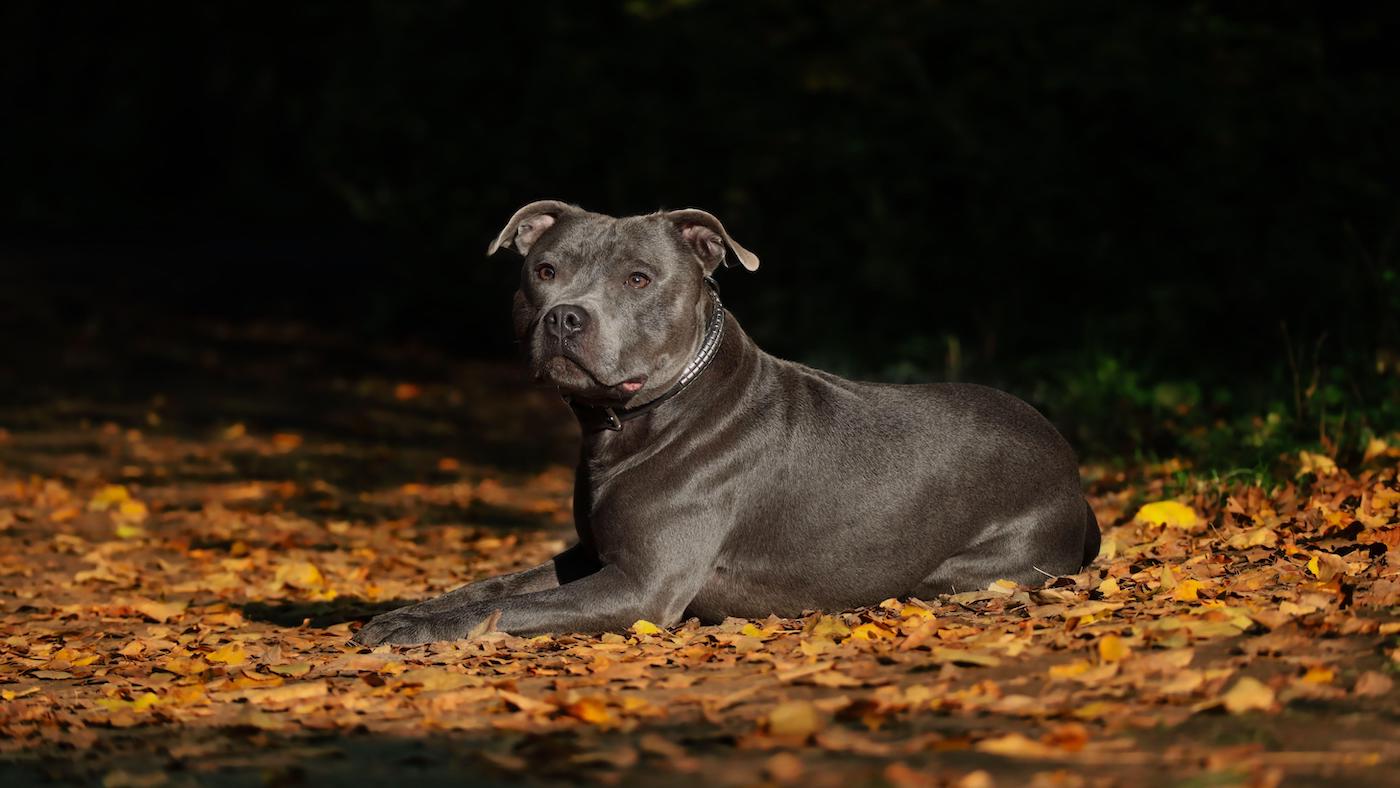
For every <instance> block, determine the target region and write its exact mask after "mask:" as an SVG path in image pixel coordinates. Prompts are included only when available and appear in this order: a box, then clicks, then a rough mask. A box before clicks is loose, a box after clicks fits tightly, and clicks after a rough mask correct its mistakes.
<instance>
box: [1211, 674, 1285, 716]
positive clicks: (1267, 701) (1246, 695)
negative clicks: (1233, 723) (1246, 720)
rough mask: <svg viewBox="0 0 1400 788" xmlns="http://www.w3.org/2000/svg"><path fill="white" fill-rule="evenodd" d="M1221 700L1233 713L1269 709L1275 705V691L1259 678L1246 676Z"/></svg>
mask: <svg viewBox="0 0 1400 788" xmlns="http://www.w3.org/2000/svg"><path fill="white" fill-rule="evenodd" d="M1221 701H1222V702H1223V703H1224V704H1225V708H1226V710H1228V711H1229V712H1230V713H1231V714H1244V713H1246V712H1250V711H1268V710H1269V709H1271V708H1273V706H1274V691H1273V690H1271V689H1269V687H1268V686H1267V685H1265V684H1263V683H1262V682H1260V681H1259V680H1258V679H1254V678H1250V677H1249V676H1244V677H1242V678H1241V679H1240V680H1239V681H1237V682H1236V683H1235V686H1233V687H1231V688H1230V691H1229V692H1226V693H1225V694H1224V695H1223V696H1221Z"/></svg>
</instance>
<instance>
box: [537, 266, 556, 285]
mask: <svg viewBox="0 0 1400 788" xmlns="http://www.w3.org/2000/svg"><path fill="white" fill-rule="evenodd" d="M535 276H538V277H539V278H540V279H543V280H544V281H546V282H548V281H549V280H551V279H553V278H554V266H552V265H550V264H549V263H540V265H539V267H537V268H536V269H535Z"/></svg>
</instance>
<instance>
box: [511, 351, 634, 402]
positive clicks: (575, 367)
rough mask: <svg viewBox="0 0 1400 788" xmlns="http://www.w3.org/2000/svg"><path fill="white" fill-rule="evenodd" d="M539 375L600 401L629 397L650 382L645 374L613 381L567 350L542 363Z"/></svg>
mask: <svg viewBox="0 0 1400 788" xmlns="http://www.w3.org/2000/svg"><path fill="white" fill-rule="evenodd" d="M536 377H537V378H538V379H540V380H542V381H546V382H548V383H551V384H553V385H554V386H556V387H558V389H559V390H560V391H562V392H564V393H566V394H570V395H574V396H578V397H583V398H587V399H598V400H626V399H630V398H631V397H632V395H634V394H636V393H637V392H638V391H641V390H642V388H643V387H644V386H646V384H647V376H646V375H636V376H634V377H630V378H626V379H624V380H622V381H621V382H618V383H610V382H608V381H606V380H604V379H603V378H602V377H601V376H600V375H599V374H598V373H596V372H594V371H593V370H592V369H590V368H589V367H588V365H587V364H585V363H584V362H582V361H580V360H579V359H578V358H577V357H576V356H574V354H572V353H569V352H567V351H565V352H564V353H557V354H555V355H553V356H550V357H549V358H548V359H546V360H545V361H544V363H543V364H541V365H540V366H539V368H538V371H537V373H536Z"/></svg>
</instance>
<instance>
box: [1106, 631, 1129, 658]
mask: <svg viewBox="0 0 1400 788" xmlns="http://www.w3.org/2000/svg"><path fill="white" fill-rule="evenodd" d="M1127 656H1128V645H1127V644H1126V643H1124V642H1123V638H1120V637H1118V636H1117V635H1104V636H1103V637H1101V638H1099V659H1101V660H1103V661H1104V662H1120V661H1122V660H1123V658H1125V657H1127Z"/></svg>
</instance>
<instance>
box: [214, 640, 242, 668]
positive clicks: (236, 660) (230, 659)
mask: <svg viewBox="0 0 1400 788" xmlns="http://www.w3.org/2000/svg"><path fill="white" fill-rule="evenodd" d="M204 659H205V660H206V661H208V662H218V663H221V664H224V665H228V666H229V667H233V666H235V665H242V664H243V663H245V662H247V661H248V652H247V651H245V650H244V649H243V644H241V643H230V644H228V645H227V646H224V647H223V648H218V649H215V650H213V651H211V652H209V653H208V654H205V655H204Z"/></svg>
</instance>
